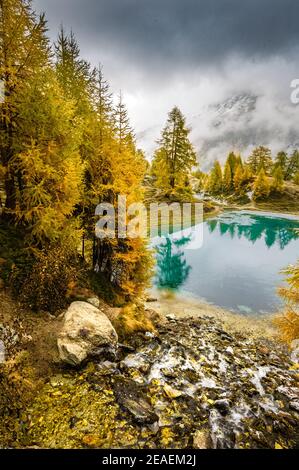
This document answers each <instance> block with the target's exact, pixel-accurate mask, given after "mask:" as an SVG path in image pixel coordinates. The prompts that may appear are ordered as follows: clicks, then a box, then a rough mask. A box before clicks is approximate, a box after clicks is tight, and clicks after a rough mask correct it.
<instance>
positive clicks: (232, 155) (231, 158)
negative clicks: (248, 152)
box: [226, 152, 238, 179]
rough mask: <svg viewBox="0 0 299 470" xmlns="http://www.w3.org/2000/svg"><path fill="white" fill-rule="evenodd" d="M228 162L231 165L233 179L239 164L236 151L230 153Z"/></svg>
mask: <svg viewBox="0 0 299 470" xmlns="http://www.w3.org/2000/svg"><path fill="white" fill-rule="evenodd" d="M226 163H227V164H228V165H229V166H230V169H231V175H232V179H234V175H235V169H236V166H237V164H238V158H237V156H236V154H235V153H234V152H230V153H229V155H228V157H227V160H226Z"/></svg>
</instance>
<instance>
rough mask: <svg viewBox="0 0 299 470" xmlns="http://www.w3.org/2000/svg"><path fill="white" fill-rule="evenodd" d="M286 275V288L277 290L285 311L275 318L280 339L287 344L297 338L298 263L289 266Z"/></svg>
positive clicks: (298, 327) (298, 305) (298, 325)
mask: <svg viewBox="0 0 299 470" xmlns="http://www.w3.org/2000/svg"><path fill="white" fill-rule="evenodd" d="M284 273H285V274H286V276H287V277H286V282H287V286H286V287H281V288H280V289H279V294H280V295H281V297H282V298H283V299H284V301H285V304H286V306H285V311H284V313H283V314H282V315H279V316H277V317H276V318H275V320H274V323H275V325H276V326H277V327H278V329H279V331H280V334H281V337H282V339H283V340H284V341H286V342H287V343H291V342H292V341H293V340H295V339H298V338H299V261H298V262H297V264H296V265H295V266H289V267H288V268H287V269H286V270H285V271H284Z"/></svg>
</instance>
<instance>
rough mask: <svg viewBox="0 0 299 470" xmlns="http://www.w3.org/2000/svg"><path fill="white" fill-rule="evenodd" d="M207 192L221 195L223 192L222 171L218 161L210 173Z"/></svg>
mask: <svg viewBox="0 0 299 470" xmlns="http://www.w3.org/2000/svg"><path fill="white" fill-rule="evenodd" d="M207 190H208V192H209V193H211V194H215V195H218V194H221V193H222V191H223V180H222V169H221V165H220V163H219V161H218V160H216V161H215V162H214V166H213V168H212V170H211V172H210V175H209V179H208V183H207Z"/></svg>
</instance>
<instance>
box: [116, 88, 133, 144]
mask: <svg viewBox="0 0 299 470" xmlns="http://www.w3.org/2000/svg"><path fill="white" fill-rule="evenodd" d="M114 126H115V127H114V130H115V136H116V139H117V141H118V145H119V151H120V152H122V151H123V150H124V149H125V148H127V147H128V146H131V147H132V149H133V147H134V139H135V138H134V134H133V131H132V128H131V126H130V120H129V116H128V111H127V108H126V106H125V104H124V102H123V97H122V93H121V92H120V94H119V97H118V102H117V105H116V108H115V111H114Z"/></svg>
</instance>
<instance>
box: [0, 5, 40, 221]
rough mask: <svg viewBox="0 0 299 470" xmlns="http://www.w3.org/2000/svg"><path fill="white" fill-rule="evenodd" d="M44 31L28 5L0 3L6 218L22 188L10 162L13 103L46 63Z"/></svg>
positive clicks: (0, 136)
mask: <svg viewBox="0 0 299 470" xmlns="http://www.w3.org/2000/svg"><path fill="white" fill-rule="evenodd" d="M45 31H46V21H45V17H44V16H43V15H42V16H40V17H39V18H38V17H37V16H36V15H35V13H34V12H33V10H32V7H31V1H27V0H2V1H0V35H1V42H0V79H1V80H2V82H3V85H4V102H3V103H2V104H1V110H0V113H1V114H0V153H1V168H2V170H1V173H2V176H3V179H4V188H5V196H6V197H5V208H6V214H7V215H9V214H10V215H13V211H14V210H15V208H16V204H17V194H16V192H17V188H18V187H19V189H20V188H21V187H22V176H21V174H20V172H18V171H17V170H16V168H15V164H14V162H13V161H14V159H15V158H14V157H15V154H14V145H13V141H14V135H15V132H16V124H15V118H16V101H17V99H18V93H19V91H21V90H22V87H23V86H24V85H25V84H26V82H27V80H29V79H30V78H31V77H32V76H34V75H35V74H36V73H38V71H39V70H40V69H41V68H42V67H44V66H47V64H48V62H49V46H48V40H47V39H46V36H45Z"/></svg>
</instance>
